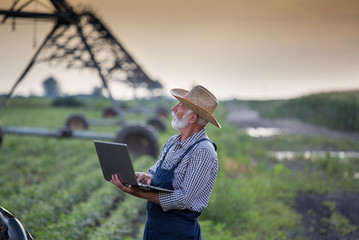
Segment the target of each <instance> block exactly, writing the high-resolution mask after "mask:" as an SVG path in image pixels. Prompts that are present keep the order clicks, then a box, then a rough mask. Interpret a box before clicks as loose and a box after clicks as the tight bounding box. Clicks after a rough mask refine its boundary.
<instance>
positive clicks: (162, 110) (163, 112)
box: [156, 106, 170, 118]
mask: <svg viewBox="0 0 359 240" xmlns="http://www.w3.org/2000/svg"><path fill="white" fill-rule="evenodd" d="M169 115H170V111H169V110H168V108H166V107H164V106H159V107H157V109H156V116H157V117H159V118H168V116H169Z"/></svg>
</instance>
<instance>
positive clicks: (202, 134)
mask: <svg viewBox="0 0 359 240" xmlns="http://www.w3.org/2000/svg"><path fill="white" fill-rule="evenodd" d="M204 137H206V129H205V128H203V129H202V130H200V131H198V132H196V133H195V134H193V135H192V136H190V137H189V138H187V139H185V140H184V141H183V142H180V141H181V134H179V135H177V138H176V142H177V145H180V146H181V147H186V146H188V145H191V144H192V143H194V142H196V141H197V140H199V139H202V138H204Z"/></svg>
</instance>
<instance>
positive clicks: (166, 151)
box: [160, 142, 175, 167]
mask: <svg viewBox="0 0 359 240" xmlns="http://www.w3.org/2000/svg"><path fill="white" fill-rule="evenodd" d="M174 144H175V143H174V142H173V143H171V145H169V146H168V148H167V149H166V150H165V152H164V153H163V155H162V159H161V161H160V167H161V166H162V163H163V160H165V158H166V156H167V153H168V152H169V151H170V149H171V147H172V146H173V145H174Z"/></svg>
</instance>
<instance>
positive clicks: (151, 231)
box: [143, 138, 217, 240]
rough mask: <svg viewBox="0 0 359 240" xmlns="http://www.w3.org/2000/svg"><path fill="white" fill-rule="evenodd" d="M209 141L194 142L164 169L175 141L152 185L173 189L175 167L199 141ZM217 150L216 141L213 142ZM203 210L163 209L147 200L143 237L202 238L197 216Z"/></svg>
mask: <svg viewBox="0 0 359 240" xmlns="http://www.w3.org/2000/svg"><path fill="white" fill-rule="evenodd" d="M201 141H209V142H211V141H210V140H209V139H208V138H202V139H200V140H198V141H197V142H195V143H194V144H192V145H191V146H190V147H188V149H187V150H186V151H185V152H184V153H183V154H182V155H181V156H180V157H179V159H178V160H177V161H176V162H175V163H174V164H173V166H172V167H171V168H170V169H163V168H162V163H163V161H164V159H165V158H166V155H167V153H168V151H169V150H170V149H171V147H172V146H173V144H174V143H172V144H171V145H170V146H169V147H168V148H167V149H166V151H165V153H164V154H163V157H162V159H161V160H160V163H159V166H158V167H157V169H156V173H155V175H154V177H153V179H152V183H151V185H153V186H157V187H162V188H167V189H171V190H173V186H172V179H173V175H174V169H175V168H176V167H177V166H178V164H179V163H180V162H181V160H182V159H183V158H184V156H186V155H187V153H188V152H189V151H190V150H191V149H192V148H193V147H194V146H195V145H196V144H198V143H199V142H201ZM211 143H212V144H213V146H214V148H215V150H217V146H216V144H215V143H213V142H211ZM199 215H201V212H196V211H191V210H177V209H173V210H169V211H166V212H165V211H163V210H162V207H161V206H160V205H158V204H156V203H153V202H151V201H148V202H147V221H146V226H145V231H144V235H143V239H146V240H162V239H166V240H172V239H201V228H200V225H199V223H198V220H197V218H198V217H199Z"/></svg>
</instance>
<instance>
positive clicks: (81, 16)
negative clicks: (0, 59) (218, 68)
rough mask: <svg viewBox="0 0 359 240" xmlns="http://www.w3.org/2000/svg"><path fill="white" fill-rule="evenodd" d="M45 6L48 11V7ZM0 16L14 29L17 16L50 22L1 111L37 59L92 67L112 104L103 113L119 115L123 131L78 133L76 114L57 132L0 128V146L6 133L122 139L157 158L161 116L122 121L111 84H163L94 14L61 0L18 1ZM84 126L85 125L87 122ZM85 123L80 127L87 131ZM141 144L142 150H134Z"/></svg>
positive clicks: (141, 86) (148, 86)
mask: <svg viewBox="0 0 359 240" xmlns="http://www.w3.org/2000/svg"><path fill="white" fill-rule="evenodd" d="M31 4H42V5H46V6H47V7H46V8H44V9H46V11H45V10H44V12H33V11H26V9H28V7H29V5H31ZM49 5H50V6H51V7H50V9H51V10H48V9H49ZM0 15H3V16H4V17H3V19H2V23H4V22H6V21H7V20H9V19H12V20H13V29H15V26H16V22H15V19H16V18H35V19H38V20H43V21H53V22H54V26H53V28H52V30H51V31H50V32H49V33H48V34H47V36H46V37H45V39H44V41H43V42H42V43H41V45H40V46H39V48H38V49H37V51H36V52H35V54H34V56H33V57H32V59H31V60H30V62H29V64H28V65H27V66H26V68H25V70H24V71H23V73H22V74H21V75H20V77H19V79H18V80H17V81H16V82H15V84H14V85H13V87H12V88H11V90H10V92H9V93H8V94H7V95H6V96H5V97H4V98H3V101H2V103H1V104H0V110H1V108H2V107H4V105H6V104H7V102H8V101H9V99H10V98H11V97H12V95H13V93H14V91H15V89H16V87H17V86H18V85H19V83H20V82H21V81H23V79H24V78H25V76H26V75H27V73H28V72H29V70H30V69H31V68H32V67H33V66H34V65H35V64H36V63H44V62H47V63H49V62H51V63H54V64H53V65H65V66H66V67H67V68H71V69H89V68H91V69H95V70H96V71H97V73H98V76H99V78H100V80H101V82H102V88H103V89H104V90H105V91H106V92H107V95H108V97H109V99H110V100H111V102H112V105H113V106H112V107H111V108H110V110H108V109H107V110H105V111H107V114H110V115H112V116H113V115H115V116H119V117H120V119H121V124H120V125H121V130H120V131H119V132H118V133H117V134H116V135H108V134H105V133H99V132H85V131H82V132H80V133H79V132H77V131H76V128H77V127H78V126H80V125H79V124H84V121H87V120H86V119H85V118H83V117H82V118H81V117H79V115H75V116H70V117H69V118H68V119H67V121H66V123H65V127H64V128H61V129H58V130H52V129H37V128H29V127H11V126H9V127H5V126H3V127H1V126H0V144H1V141H3V135H4V134H26V135H27V134H29V135H34V136H50V137H58V138H64V137H71V138H90V139H93V138H101V139H109V140H113V141H122V142H125V143H127V144H128V145H129V149H130V151H131V150H132V153H134V154H140V155H142V154H144V155H151V156H156V154H157V152H158V140H157V135H156V134H155V132H154V131H153V130H152V128H153V127H155V128H157V130H163V128H164V125H163V124H162V123H161V120H160V119H149V120H148V121H147V123H146V124H135V125H134V124H128V123H126V122H125V117H124V114H123V109H121V108H120V106H119V104H118V102H117V101H116V100H115V99H114V98H113V94H112V92H111V89H110V86H109V85H110V84H109V83H111V82H119V83H123V84H126V85H127V86H130V87H132V88H133V89H143V90H145V91H147V92H148V93H149V94H152V93H153V92H155V91H160V90H161V89H162V88H163V86H162V84H161V83H160V82H158V81H156V80H152V79H151V78H150V77H149V76H148V75H147V74H146V73H145V72H144V71H143V70H142V68H141V67H140V66H139V64H137V63H136V61H135V60H134V58H133V57H132V56H131V55H130V54H129V53H128V51H127V50H126V49H125V48H124V47H123V45H122V44H121V43H120V42H119V41H118V40H117V39H116V38H115V36H114V35H113V34H112V33H111V31H110V30H109V29H108V28H107V27H106V26H105V24H104V23H103V22H102V21H101V20H100V19H99V18H98V17H96V16H95V14H94V13H93V12H91V11H88V10H84V11H75V10H74V8H73V7H72V6H71V5H70V4H68V3H67V1H65V0H46V1H45V0H44V1H35V0H29V1H22V0H17V1H14V2H13V5H12V6H11V7H10V9H9V10H0ZM109 111H111V112H109ZM104 115H105V113H104ZM85 124H87V125H88V124H89V123H88V122H87V123H85ZM83 126H85V125H83ZM83 126H82V128H85V129H86V127H83ZM139 148H141V149H142V150H141V151H138V149H139ZM134 149H136V150H134Z"/></svg>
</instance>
